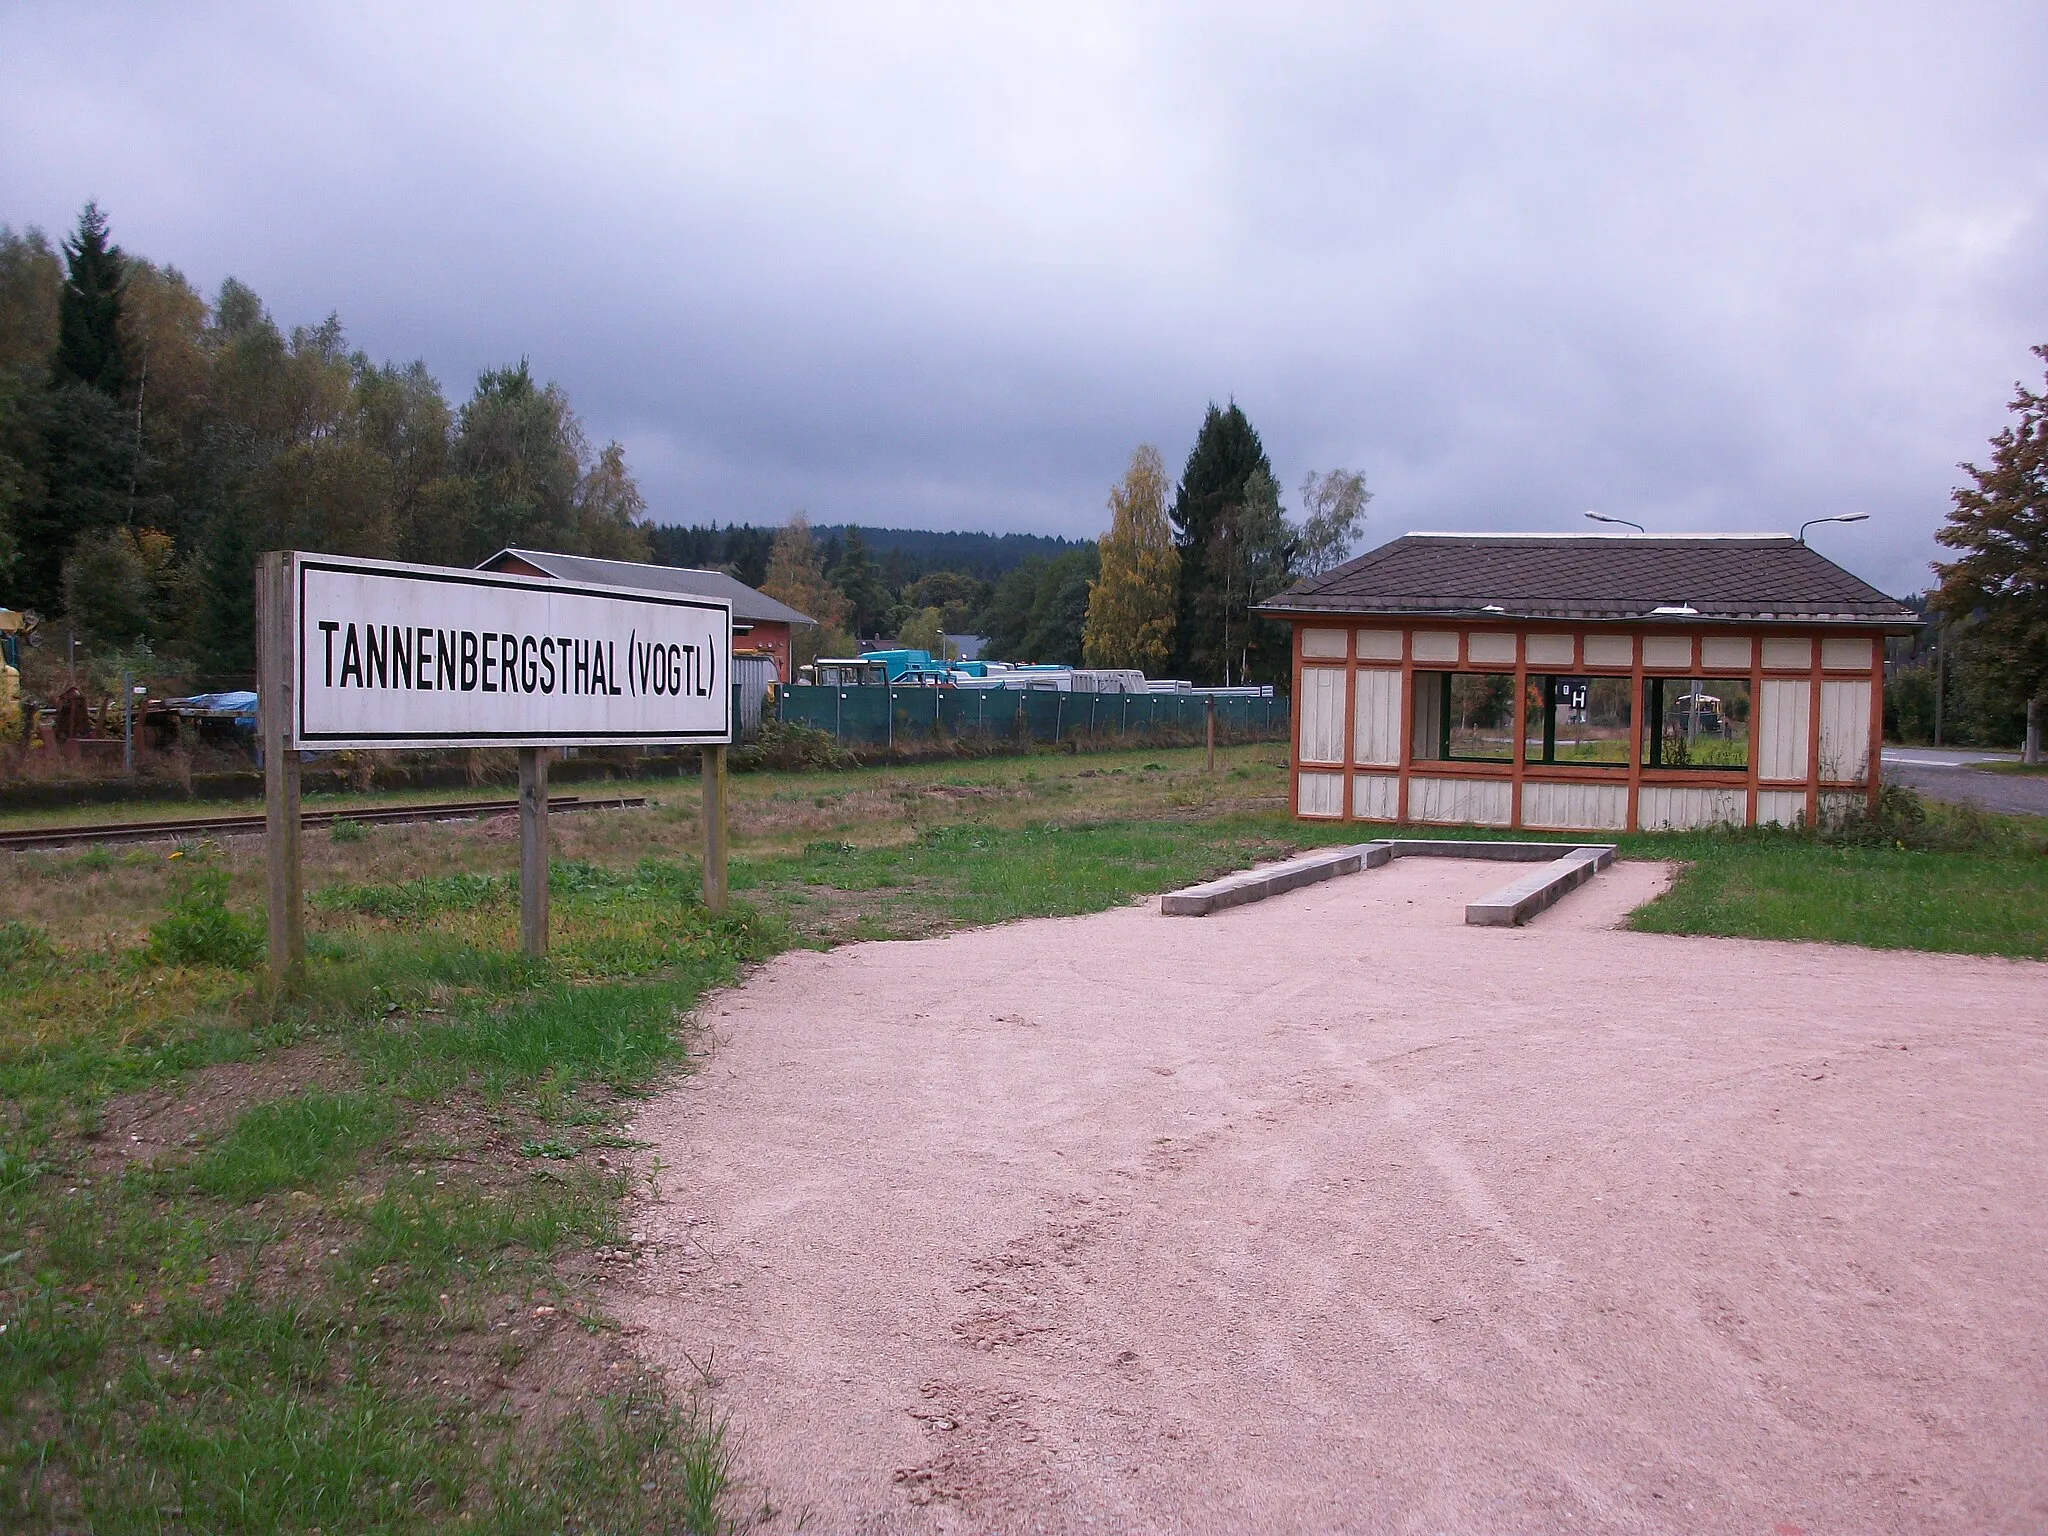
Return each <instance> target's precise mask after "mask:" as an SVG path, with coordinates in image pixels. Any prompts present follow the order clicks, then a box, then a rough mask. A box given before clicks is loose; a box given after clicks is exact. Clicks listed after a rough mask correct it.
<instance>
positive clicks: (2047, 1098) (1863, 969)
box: [620, 859, 2048, 1536]
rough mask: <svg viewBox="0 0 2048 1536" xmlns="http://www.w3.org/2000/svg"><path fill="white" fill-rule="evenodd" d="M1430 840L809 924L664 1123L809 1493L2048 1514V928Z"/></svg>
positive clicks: (743, 1006) (836, 1516)
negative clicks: (1411, 848)
mask: <svg viewBox="0 0 2048 1536" xmlns="http://www.w3.org/2000/svg"><path fill="white" fill-rule="evenodd" d="M1663 878H1664V876H1663V874H1662V872H1661V871H1660V870H1659V869H1657V868H1655V867H1652V866H1645V865H1622V866H1618V867H1617V868H1616V869H1615V870H1614V871H1611V872H1610V873H1608V874H1606V875H1603V876H1602V877H1601V878H1600V879H1599V880H1598V881H1596V882H1595V883H1594V884H1593V885H1592V886H1590V887H1587V888H1586V889H1585V890H1584V891H1582V892H1580V893H1579V894H1577V895H1575V896H1573V897H1571V898H1569V899H1568V900H1567V901H1566V902H1564V903H1563V904H1562V905H1561V906H1559V907H1557V908H1555V909H1553V910H1552V911H1551V912H1550V913H1548V914H1546V915H1545V916H1544V917H1542V918H1541V919H1539V920H1538V921H1537V922H1536V923H1535V924H1534V925H1532V926H1531V927H1529V928H1527V929H1523V930H1519V931H1504V930H1498V929H1468V928H1465V927H1463V926H1462V924H1461V922H1460V915H1461V908H1462V903H1463V902H1464V901H1465V900H1466V899H1467V898H1469V897H1471V896H1473V895H1477V894H1479V893H1481V892H1483V891H1485V890H1487V889H1490V888H1491V887H1492V886H1493V885H1495V884H1497V883H1498V882H1499V880H1500V871H1499V870H1498V869H1489V868H1486V867H1484V866H1475V865H1470V864H1459V863H1453V862H1449V861H1437V860H1422V859H1415V860H1404V861H1402V862H1400V863H1398V864H1396V865H1394V866H1392V867H1391V868H1389V869H1386V870H1382V871H1378V872H1375V873H1373V874H1370V875H1366V876H1361V877H1355V878H1351V879H1347V880H1339V881H1335V882H1332V883H1331V884H1328V885H1324V886H1318V887H1315V888H1313V889H1311V890H1308V891H1304V892H1299V893H1296V894H1294V895H1291V896H1288V897H1285V898H1281V899H1279V900H1274V901H1269V902H1266V903H1264V904H1261V905H1258V906H1253V907H1246V908H1241V909H1238V910H1236V911H1233V912H1229V913H1225V914H1221V915H1218V916H1216V917H1211V918H1206V919H1199V920H1196V919H1166V918H1162V917H1160V916H1159V915H1158V913H1157V912H1156V910H1153V909H1151V908H1145V909H1127V910H1123V911H1117V912H1111V913H1106V914H1103V915H1101V916H1097V917H1091V918H1081V919H1074V920H1066V921H1052V922H1030V923H1018V924H1013V925H1010V926H1008V927H1003V928H996V929H989V930H983V931H980V932H975V933H967V934H961V935H957V936H954V937H951V938H947V939H943V940H935V941H927V942H923V943H917V944H866V945H860V946H855V947H851V948H847V949H842V950H839V951H837V952H835V953H832V954H829V955H820V954H813V953H804V954H792V955H788V956H785V957H783V958H782V959H780V960H778V961H776V962H775V963H774V964H773V965H771V966H770V967H768V969H767V970H766V972H765V973H764V974H763V975H761V976H760V977H759V978H757V979H756V980H755V981H753V982H752V983H750V984H749V985H748V986H747V987H745V988H744V989H743V990H741V991H740V992H738V993H736V994H732V995H730V996H728V997H727V998H725V999H723V1000H722V1001H721V1002H720V1003H718V1004H717V1005H716V1006H715V1007H714V1008H713V1009H712V1017H711V1019H710V1022H711V1024H712V1025H713V1027H714V1029H715V1033H716V1039H717V1042H718V1043H717V1048H716V1052H715V1054H714V1055H713V1057H712V1059H711V1060H710V1062H709V1063H708V1065H707V1067H706V1069H705V1071H704V1072H703V1073H702V1075H701V1076H699V1077H697V1078H695V1079H693V1080H692V1081H691V1082H690V1083H689V1084H688V1085H687V1086H685V1087H683V1088H681V1089H679V1090H677V1091H675V1092H673V1093H671V1094H670V1095H668V1096H667V1097H666V1098H664V1099H662V1100H660V1101H657V1102H656V1103H655V1104H653V1105H651V1106H650V1107H649V1111H648V1112H647V1113H646V1114H645V1115H643V1116H642V1117H641V1119H640V1128H641V1132H642V1134H643V1135H646V1136H648V1137H650V1138H651V1139H652V1140H654V1141H655V1142H656V1143H657V1145H658V1147H659V1150H660V1156H661V1159H662V1162H663V1163H664V1164H665V1165H666V1166H667V1167H668V1169H669V1170H670V1171H669V1172H668V1174H667V1175H666V1189H665V1193H666V1195H667V1199H666V1202H665V1203H662V1204H658V1205H654V1206H650V1207H648V1208H647V1209H646V1210H645V1211H644V1213H643V1214H644V1219H645V1224H646V1227H647V1232H648V1236H649V1237H650V1238H651V1239H652V1240H653V1241H654V1242H655V1244H656V1253H657V1259H656V1262H655V1263H654V1265H652V1266H651V1267H650V1268H649V1269H648V1270H647V1271H644V1273H645V1274H647V1275H648V1276H649V1277H650V1279H649V1282H648V1289H646V1290H645V1291H643V1292H639V1293H635V1294H631V1295H627V1296H625V1297H622V1298H621V1299H620V1305H621V1306H622V1308H623V1309H624V1310H625V1311H626V1313H627V1315H628V1317H629V1320H630V1321H631V1322H634V1323H637V1324H639V1325H641V1326H643V1327H644V1328H645V1329H646V1330H647V1332H646V1334H645V1336H644V1338H643V1340H642V1342H643V1343H644V1344H645V1346H646V1347H647V1349H648V1351H649V1353H650V1354H652V1355H654V1356H655V1357H657V1358H658V1359H660V1360H662V1361H663V1362H665V1363H667V1364H669V1365H671V1366H674V1367H676V1368H677V1369H678V1370H679V1371H681V1372H683V1373H685V1374H686V1375H687V1373H688V1372H689V1371H690V1370H691V1366H690V1364H689V1361H690V1360H691V1359H694V1360H695V1361H697V1362H704V1361H706V1360H707V1358H709V1357H710V1356H711V1354H712V1352H713V1351H715V1364H714V1365H713V1367H712V1370H713V1373H714V1375H715V1377H716V1378H717V1380H718V1381H719V1382H720V1383H721V1384H722V1385H721V1401H722V1402H723V1403H725V1404H726V1405H727V1406H728V1407H729V1408H730V1411H731V1414H732V1423H733V1431H734V1436H735V1441H736V1444H737V1446H738V1448H739V1453H740V1465H741V1469H742V1471H743V1473H744V1474H745V1476H746V1477H747V1478H748V1480H749V1485H750V1487H749V1497H750V1498H752V1499H753V1500H755V1501H759V1500H760V1499H762V1498H764V1497H765V1498H766V1499H767V1500H768V1501H769V1503H770V1504H772V1506H773V1508H774V1509H775V1510H776V1511H777V1513H776V1515H775V1516H774V1517H773V1518H772V1519H769V1520H768V1521H766V1522H765V1525H766V1527H767V1528H768V1529H773V1530H790V1529H796V1528H798V1527H799V1525H801V1527H802V1528H803V1529H807V1530H811V1531H826V1532H842V1531H859V1532H870V1531H872V1532H881V1531H912V1532H917V1531H986V1530H1000V1531H1038V1530H1043V1531H1058V1532H1078V1531H1090V1530H1092V1531H1109V1530H1115V1531H1191V1532H1195V1531H1200V1532H1206V1531H1235V1530H1260V1531H1416V1532H1425V1531H1427V1532H1440V1531H1456V1532H1511V1531H1512V1532H1558V1533H1563V1532H1573V1533H1578V1532H1595V1531H1603V1532H1604V1531H1671V1532H1709V1531H1710V1532H1718V1531H1729V1532H1735V1531H1741V1532H1765V1533H1787V1532H1791V1531H1795V1530H1797V1531H1804V1532H1812V1533H1815V1536H1819V1533H1823V1532H1837V1531H1839V1532H1870V1531H1928V1532H1933V1531H1945V1532H1946V1531H1964V1530H1970V1531H1996V1532H2013V1533H2017V1532H2021V1531H2037V1530H2042V1529H2044V1528H2048V1266H2044V1264H2043V1263H2042V1255H2043V1254H2044V1253H2048V1114H2044V1112H2043V1106H2044V1105H2048V969H2044V968H2043V967H2041V966H2038V965H2029V964H2026V963H2023V962H2004V961H1987V960H1971V959H1961V958H1954V957H1938V956H1920V955H1887V954H1876V953H1870V952H1866V951H1859V950H1852V949H1846V948H1831V947H1824V946H1804V945H1802V946H1795V945H1775V944H1761V943H1749V942H1742V941H1733V940H1701V939H1677V938H1666V937H1659V936H1651V935H1635V934H1628V933H1622V932H1616V931H1613V928H1612V925H1613V924H1614V923H1615V922H1616V921H1617V920H1618V919H1619V918H1620V917H1621V916H1622V914H1624V913H1625V912H1627V911H1628V910H1629V909H1630V908H1632V907H1633V906H1635V905H1636V904H1637V903H1639V902H1641V901H1642V900H1644V899H1646V898H1647V897H1648V896H1649V895H1651V894H1652V893H1653V892H1654V891H1655V890H1656V889H1657V888H1658V886H1659V884H1660V882H1661V881H1662V879H1663Z"/></svg>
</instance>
